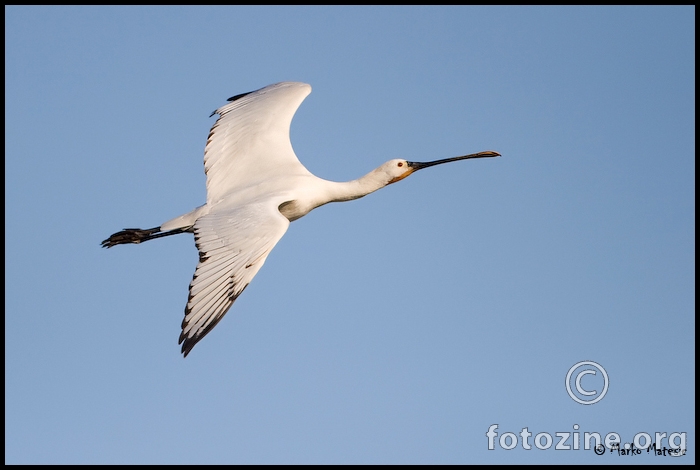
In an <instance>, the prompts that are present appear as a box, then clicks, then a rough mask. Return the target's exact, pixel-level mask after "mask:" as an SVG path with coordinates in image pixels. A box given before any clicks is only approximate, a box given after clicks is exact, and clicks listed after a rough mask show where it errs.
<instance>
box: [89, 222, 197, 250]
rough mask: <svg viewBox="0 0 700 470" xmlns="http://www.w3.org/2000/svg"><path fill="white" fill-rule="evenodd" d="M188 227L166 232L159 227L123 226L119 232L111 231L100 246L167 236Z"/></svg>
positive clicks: (185, 230) (181, 231) (184, 230)
mask: <svg viewBox="0 0 700 470" xmlns="http://www.w3.org/2000/svg"><path fill="white" fill-rule="evenodd" d="M190 230H191V228H190V227H185V228H176V229H175V230H170V231H167V232H161V230H160V227H154V228H149V229H141V228H125V229H124V230H122V231H121V232H117V233H113V234H112V235H110V236H109V238H108V239H107V240H103V241H102V248H112V247H113V246H116V245H125V244H127V243H141V242H147V241H148V240H153V239H154V238H160V237H167V236H169V235H176V234H178V233H183V232H188V231H190Z"/></svg>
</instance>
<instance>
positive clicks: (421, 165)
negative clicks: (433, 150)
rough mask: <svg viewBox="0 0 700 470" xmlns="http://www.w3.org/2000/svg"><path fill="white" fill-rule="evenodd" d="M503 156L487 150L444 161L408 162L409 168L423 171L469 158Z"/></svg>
mask: <svg viewBox="0 0 700 470" xmlns="http://www.w3.org/2000/svg"><path fill="white" fill-rule="evenodd" d="M500 156H501V154H500V153H498V152H493V151H491V150H487V151H485V152H479V153H471V154H469V155H462V156H461V157H453V158H444V159H442V160H435V161H434V162H408V166H409V167H410V168H411V169H412V170H413V171H418V170H422V169H423V168H428V167H429V166H435V165H440V164H441V163H449V162H456V161H457V160H466V159H467V158H486V157H500Z"/></svg>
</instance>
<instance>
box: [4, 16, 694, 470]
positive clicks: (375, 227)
mask: <svg viewBox="0 0 700 470" xmlns="http://www.w3.org/2000/svg"><path fill="white" fill-rule="evenodd" d="M5 41H6V43H5V197H6V198H5V461H6V462H7V463H85V464H87V463H506V462H523V463H536V462H539V463H555V462H561V463H601V462H603V463H622V462H629V460H631V459H636V461H637V462H639V463H662V462H663V463H694V462H695V442H696V435H695V385H694V384H695V314H694V312H695V287H694V284H695V8H694V7H690V6H686V7H614V8H601V7H592V8H589V7H553V8H543V7H494V8H490V7H489V8H486V7H6V8H5ZM279 81H302V82H307V83H309V84H311V85H312V87H313V92H312V93H311V95H310V96H309V97H308V98H307V99H306V101H304V103H303V104H302V105H301V107H300V109H299V111H298V113H297V115H296V117H295V119H294V121H293V123H292V129H291V139H292V142H293V145H294V148H295V151H296V153H297V155H298V156H299V158H300V160H301V161H302V163H304V164H305V165H306V167H307V168H308V169H309V170H310V171H311V172H313V173H314V174H316V175H318V176H320V177H322V178H325V179H330V180H335V181H341V180H350V179H355V178H357V177H359V176H361V175H364V174H365V173H367V172H369V171H370V170H372V169H373V168H375V167H377V166H379V165H380V164H381V163H383V162H385V161H386V160H389V159H392V158H405V159H407V160H412V161H426V160H433V159H441V158H447V157H452V156H456V155H462V154H465V153H472V152H477V151H482V150H496V151H498V152H500V153H501V154H502V155H503V156H502V157H501V158H498V159H483V160H471V161H465V162H458V163H453V164H450V165H444V166H439V167H435V168H431V169H428V170H424V171H421V172H420V173H417V174H415V175H413V176H411V177H410V178H408V179H407V180H405V181H402V182H400V183H397V184H395V185H392V186H390V187H388V188H385V189H382V190H380V191H379V192H377V193H374V194H372V195H370V196H368V197H366V198H364V199H360V200H357V201H353V202H349V203H342V204H330V205H327V206H324V207H321V208H319V209H317V210H315V211H314V212H312V213H311V214H309V215H307V216H306V217H304V218H303V219H300V220H298V221H296V222H294V223H293V224H292V225H291V226H290V229H289V231H288V232H287V234H286V235H285V236H284V238H283V239H282V240H281V242H280V243H279V244H278V245H277V246H276V248H275V249H274V250H273V251H272V253H271V255H270V257H269V258H268V259H267V262H266V264H265V266H264V268H263V269H262V270H261V271H260V273H259V274H258V275H257V277H256V278H255V279H254V281H253V282H252V284H251V285H250V286H249V287H248V289H246V291H245V293H244V294H243V295H242V296H241V297H240V298H239V299H238V300H237V301H236V303H235V304H234V306H233V308H232V309H231V310H230V311H229V313H228V314H227V316H226V317H225V318H224V319H223V321H222V322H221V323H219V325H218V326H217V327H216V328H215V329H214V330H213V331H212V332H211V333H210V334H209V335H208V336H207V337H206V338H205V339H204V340H203V341H202V342H200V343H199V344H198V345H197V346H196V347H195V348H194V350H193V351H192V353H191V354H190V355H189V356H188V357H187V358H186V359H183V358H182V356H181V354H180V348H179V347H178V345H177V339H178V335H179V333H180V322H181V321H182V317H183V310H184V306H185V302H186V300H187V288H188V284H189V282H190V280H191V278H192V273H193V272H194V268H195V265H196V263H197V251H196V249H195V246H194V242H193V237H192V236H191V235H190V234H184V235H178V236H176V237H168V238H165V239H161V240H156V241H152V242H148V243H146V244H144V245H132V246H120V247H116V248H114V249H110V250H105V249H102V248H100V245H99V243H100V241H101V240H103V239H105V238H106V237H107V236H109V235H110V234H111V233H113V232H115V231H118V230H121V229H122V228H124V227H142V228H147V227H153V226H158V225H159V224H161V223H163V222H165V221H166V220H169V219H171V218H172V217H175V216H177V215H180V214H182V213H185V212H188V211H190V210H191V209H193V208H194V207H196V206H199V205H200V204H203V203H204V201H205V196H206V193H205V185H204V183H205V178H204V172H203V166H202V156H203V149H204V144H205V140H206V137H207V134H208V131H209V128H210V126H211V125H212V124H213V123H214V120H215V118H214V117H211V118H210V117H209V114H210V113H211V111H212V110H214V109H216V108H218V107H219V106H221V105H222V104H224V103H225V100H226V98H228V97H230V96H232V95H235V94H239V93H243V92H248V91H251V90H255V89H258V88H261V87H263V86H266V85H268V84H271V83H275V82H279ZM584 360H592V361H596V362H598V363H599V364H601V365H602V366H603V367H604V368H605V369H606V371H607V373H608V375H609V379H610V386H609V390H608V393H607V395H606V396H605V397H604V398H603V399H602V400H601V401H600V402H598V403H596V404H594V405H588V406H584V405H580V404H578V403H576V402H575V401H574V400H572V398H570V397H569V396H568V394H567V392H566V389H565V376H566V374H567V371H568V370H569V368H570V367H571V366H573V365H574V364H576V363H577V362H580V361H584ZM601 384H602V379H601V375H600V374H598V375H596V376H593V375H587V376H585V377H584V378H583V380H582V385H583V386H584V388H586V389H589V390H592V389H597V390H600V388H601ZM492 424H497V425H498V429H497V432H498V433H499V436H500V435H502V434H503V433H505V432H514V433H520V432H521V430H522V429H523V428H525V427H527V428H528V430H529V431H530V432H532V433H533V434H537V433H540V432H547V433H549V434H550V435H552V436H554V435H555V433H557V432H571V431H573V429H574V425H578V427H579V431H578V432H598V433H600V434H601V435H602V436H603V437H604V436H605V435H606V434H607V433H610V432H617V433H618V434H620V436H621V439H622V441H623V442H630V441H631V440H632V438H633V436H634V435H635V434H636V433H639V432H646V433H648V434H651V435H652V436H653V435H654V433H656V432H660V433H666V434H667V435H668V434H670V433H673V432H684V433H686V436H687V447H688V453H687V455H686V456H685V457H682V458H677V459H673V458H669V457H655V456H652V455H651V454H646V453H645V454H643V455H641V456H635V457H627V458H626V459H625V458H623V457H618V456H617V455H613V454H609V453H608V454H606V455H604V456H597V455H595V453H594V452H593V451H592V450H588V451H584V450H555V449H554V446H552V448H550V449H547V450H538V449H536V448H533V449H532V450H524V449H522V447H521V446H520V445H519V446H518V447H517V448H516V449H514V450H504V449H502V448H500V447H499V444H498V442H499V437H497V438H496V444H497V448H496V449H495V450H488V448H487V444H488V441H487V437H486V432H487V430H488V428H489V426H491V425H492ZM558 440H559V439H558V438H556V437H555V444H556V442H558ZM571 443H572V441H571V439H569V440H568V442H567V444H569V445H571ZM530 445H533V444H532V438H530Z"/></svg>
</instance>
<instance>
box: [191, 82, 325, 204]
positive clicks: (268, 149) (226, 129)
mask: <svg viewBox="0 0 700 470" xmlns="http://www.w3.org/2000/svg"><path fill="white" fill-rule="evenodd" d="M309 93H311V86H310V85H307V84H306V83H296V82H283V83H277V84H275V85H270V86H268V87H265V88H262V89H260V90H258V91H254V92H252V93H249V94H247V95H245V96H243V97H241V98H238V99H236V100H235V101H233V102H231V103H229V104H226V105H224V106H222V107H221V108H219V109H217V110H216V111H215V113H216V114H219V115H220V117H219V119H217V121H216V123H215V124H214V126H213V127H212V129H211V132H210V133H209V138H208V139H207V145H206V147H205V149H204V171H205V173H206V175H207V204H212V203H216V202H217V201H220V200H221V199H222V198H224V197H225V196H226V195H227V194H228V193H230V192H231V191H233V190H238V189H241V188H244V187H246V186H254V185H256V184H259V183H261V182H263V181H269V180H271V179H273V178H275V177H277V176H285V177H289V176H294V175H310V174H311V173H310V172H309V171H308V170H307V169H306V168H305V167H304V166H303V165H302V164H301V163H300V162H299V159H298V158H297V157H296V155H295V154H294V150H293V149H292V143H291V142H290V140H289V128H290V125H291V122H292V118H293V117H294V113H295V112H296V110H297V109H298V108H299V105H300V104H301V102H302V101H304V98H306V97H307V96H308V95H309Z"/></svg>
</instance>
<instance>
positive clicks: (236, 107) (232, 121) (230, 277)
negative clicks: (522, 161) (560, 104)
mask: <svg viewBox="0 0 700 470" xmlns="http://www.w3.org/2000/svg"><path fill="white" fill-rule="evenodd" d="M309 93H311V86H310V85H308V84H306V83H296V82H282V83H277V84H274V85H270V86H266V87H265V88H261V89H259V90H257V91H252V92H249V93H243V94H240V95H236V96H233V97H231V98H229V99H228V101H229V103H228V104H226V105H224V106H222V107H220V108H219V109H217V110H216V111H214V112H213V113H212V114H211V116H213V115H214V114H218V115H219V118H218V119H217V120H216V122H215V123H214V125H213V126H212V128H211V131H210V132H209V137H208V138H207V143H206V146H205V148H204V172H205V173H206V177H207V202H206V204H204V205H202V206H199V207H197V208H196V209H194V210H192V211H190V212H188V213H186V214H184V215H181V216H179V217H176V218H174V219H172V220H169V221H167V222H165V223H163V224H161V225H160V226H158V227H154V228H150V229H138V228H127V229H124V230H122V231H120V232H116V233H114V234H112V235H111V236H110V237H109V238H107V239H106V240H104V241H103V242H102V246H103V247H104V248H111V247H113V246H115V245H122V244H127V243H142V242H145V241H148V240H153V239H156V238H161V237H167V236H170V235H176V234H178V233H184V232H190V233H194V241H195V245H196V246H197V250H198V251H199V262H198V263H197V268H196V269H195V272H194V276H193V277H192V282H191V283H190V289H189V297H188V299H187V305H186V307H185V318H184V319H183V320H182V332H181V333H180V339H179V341H178V344H182V350H181V352H182V354H183V355H184V357H187V355H188V354H189V352H190V351H191V350H192V348H193V347H194V346H195V345H196V344H197V343H198V342H199V341H201V339H202V338H204V336H206V335H207V333H209V332H210V331H211V330H212V328H214V327H215V326H216V325H217V323H219V321H221V319H222V318H223V316H224V315H225V314H226V312H227V311H228V310H229V308H230V307H231V305H232V304H233V302H234V301H235V300H236V298H237V297H238V296H239V295H241V293H242V292H243V290H244V289H245V288H246V286H248V284H249V283H250V281H251V280H252V279H253V277H255V275H256V274H257V273H258V271H259V270H260V268H261V267H262V265H263V264H264V263H265V259H266V258H267V256H268V255H269V254H270V251H271V250H272V248H274V246H275V245H276V244H277V242H278V241H279V240H280V239H281V238H282V236H283V235H284V233H285V232H286V231H287V228H288V227H289V223H290V222H293V221H295V220H297V219H298V218H300V217H303V216H305V215H306V214H308V213H309V212H310V211H312V210H313V209H315V208H317V207H319V206H322V205H324V204H327V203H329V202H340V201H351V200H353V199H357V198H361V197H363V196H366V195H367V194H369V193H372V192H374V191H376V190H378V189H381V188H383V187H384V186H387V185H390V184H392V183H396V182H397V181H401V180H402V179H404V178H406V177H407V176H408V175H410V174H411V173H414V172H416V171H418V170H421V169H423V168H428V167H431V166H434V165H440V164H442V163H448V162H455V161H458V160H466V159H469V158H484V157H498V156H500V154H499V153H497V152H493V151H485V152H479V153H472V154H469V155H463V156H460V157H454V158H446V159H443V160H435V161H431V162H409V161H406V160H403V159H400V158H397V159H394V160H389V161H388V162H386V163H384V164H383V165H381V166H380V167H379V168H377V169H375V170H373V171H371V172H369V173H368V174H366V175H365V176H363V177H361V178H358V179H356V180H353V181H348V182H344V183H337V182H333V181H327V180H324V179H321V178H318V177H317V176H314V175H313V174H311V172H309V171H308V170H307V169H306V168H305V167H304V165H302V164H301V162H300V161H299V160H298V159H297V156H296V155H295V154H294V150H293V149H292V144H291V142H290V140H289V128H290V126H291V123H292V117H293V116H294V113H295V112H296V110H297V109H298V108H299V106H300V105H301V102H302V101H304V98H306V97H307V96H308V95H309ZM211 116H210V117H211Z"/></svg>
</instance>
